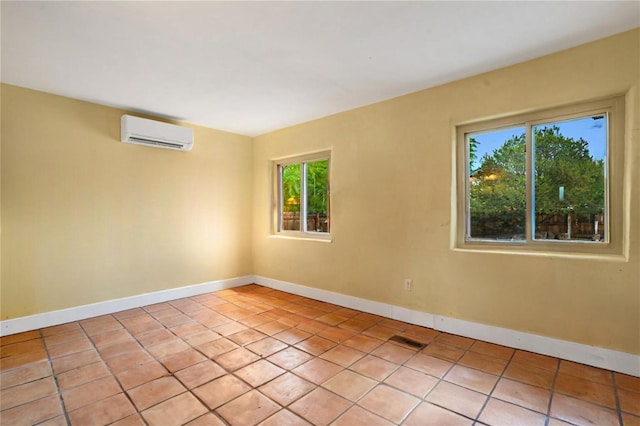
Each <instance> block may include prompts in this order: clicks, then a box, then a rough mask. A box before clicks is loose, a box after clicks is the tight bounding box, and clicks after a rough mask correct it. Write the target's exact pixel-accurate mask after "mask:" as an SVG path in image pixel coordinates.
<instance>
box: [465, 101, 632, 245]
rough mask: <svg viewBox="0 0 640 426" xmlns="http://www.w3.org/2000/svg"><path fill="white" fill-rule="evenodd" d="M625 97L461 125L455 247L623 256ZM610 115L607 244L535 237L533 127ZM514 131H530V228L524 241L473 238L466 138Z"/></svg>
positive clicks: (606, 175)
mask: <svg viewBox="0 0 640 426" xmlns="http://www.w3.org/2000/svg"><path fill="white" fill-rule="evenodd" d="M624 105H625V102H624V96H617V97H611V98H607V99H601V100H596V101H589V102H583V103H579V104H574V105H569V106H563V107H557V108H550V109H545V110H539V111H534V112H528V113H522V114H518V115H513V116H509V117H502V118H497V119H488V120H482V121H475V122H471V123H464V124H460V125H458V126H456V141H455V143H456V160H457V161H456V165H455V166H456V170H457V172H456V211H455V216H456V220H455V221H454V223H455V227H456V228H455V238H454V248H456V249H463V250H474V251H475V250H477V251H496V252H502V253H504V252H514V253H518V252H520V253H534V254H536V253H547V254H548V253H551V254H552V253H559V254H578V255H593V254H594V255H621V254H623V247H624V233H623V210H624V209H623V181H624V178H623V177H624V140H625V136H624V131H625V126H624V123H625V117H624ZM597 114H606V116H607V117H608V126H607V131H608V137H607V159H606V160H607V161H606V164H605V197H606V198H605V209H606V210H605V222H606V223H605V224H604V226H605V230H606V231H605V234H606V240H605V241H604V242H597V243H595V242H589V241H576V240H541V239H534V238H533V231H532V230H533V224H534V215H535V212H534V211H533V199H532V197H533V182H532V179H533V173H532V171H533V155H532V153H533V149H532V142H531V139H532V135H531V132H532V130H531V129H532V128H533V126H535V125H537V124H544V123H550V122H554V121H562V120H569V119H572V118H579V117H583V116H588V115H597ZM509 127H525V129H526V174H527V176H526V178H527V180H526V206H527V207H526V208H527V210H526V226H525V239H524V240H514V241H496V240H490V239H479V238H471V237H470V228H469V224H470V211H469V193H470V190H469V185H470V182H469V146H468V143H467V135H468V134H472V133H479V132H486V131H492V130H500V129H504V128H509Z"/></svg>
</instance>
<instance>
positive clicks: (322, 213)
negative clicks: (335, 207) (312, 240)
mask: <svg viewBox="0 0 640 426" xmlns="http://www.w3.org/2000/svg"><path fill="white" fill-rule="evenodd" d="M280 187H281V194H282V195H281V197H282V199H281V207H280V210H281V211H280V229H281V230H285V231H303V232H325V233H327V232H329V160H328V159H323V160H318V161H308V162H300V163H293V164H287V165H282V166H280ZM301 215H304V217H305V219H306V220H305V221H301V220H300V217H301Z"/></svg>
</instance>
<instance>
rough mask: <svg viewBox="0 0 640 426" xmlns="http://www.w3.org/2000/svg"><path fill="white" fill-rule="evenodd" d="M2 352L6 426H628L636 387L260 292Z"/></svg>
mask: <svg viewBox="0 0 640 426" xmlns="http://www.w3.org/2000/svg"><path fill="white" fill-rule="evenodd" d="M394 335H400V336H404V337H407V338H410V339H412V340H415V341H418V342H421V343H423V344H424V345H426V347H424V348H423V349H421V350H417V349H415V348H413V347H410V346H405V345H403V344H400V343H395V342H393V341H389V340H388V339H389V338H390V337H392V336H394ZM0 344H1V347H0V350H1V352H0V354H1V357H0V370H1V380H0V384H1V393H0V409H1V411H0V423H2V424H3V425H32V424H42V425H65V424H72V425H101V424H115V425H144V424H149V425H162V426H170V425H182V424H189V425H225V424H230V425H255V424H261V425H308V424H316V425H326V424H333V425H348V426H351V425H358V424H360V425H367V426H369V425H391V424H403V425H421V426H422V425H428V424H434V425H457V424H461V425H462V424H466V425H471V424H486V425H541V426H554V425H566V424H574V425H592V424H595V425H622V424H624V425H640V378H637V377H631V376H627V375H623V374H618V373H613V372H611V371H606V370H601V369H597V368H593V367H589V366H585V365H581V364H576V363H573V362H569V361H564V360H560V359H557V358H552V357H547V356H543V355H538V354H534V353H529V352H524V351H519V350H514V349H511V348H507V347H503V346H497V345H493V344H490V343H486V342H481V341H475V340H473V339H468V338H464V337H460V336H454V335H451V334H446V333H439V332H437V331H434V330H432V329H428V328H423V327H418V326H414V325H410V324H405V323H402V322H399V321H394V320H390V319H385V318H382V317H378V316H375V315H371V314H367V313H363V312H358V311H354V310H351V309H347V308H342V307H340V306H335V305H331V304H328V303H324V302H319V301H316V300H312V299H307V298H303V297H300V296H296V295H292V294H288V293H283V292H280V291H275V290H271V289H269V288H265V287H261V286H258V285H248V286H244V287H239V288H235V289H231V290H223V291H218V292H215V293H209V294H204V295H200V296H196V297H191V298H186V299H180V300H175V301H172V302H167V303H160V304H157V305H151V306H146V307H144V308H137V309H131V310H128V311H123V312H118V313H115V314H113V315H104V316H100V317H96V318H90V319H87V320H84V321H79V322H73V323H69V324H64V325H60V326H55V327H50V328H45V329H41V330H36V331H30V332H26V333H21V334H16V335H11V336H6V337H2V338H1V339H0Z"/></svg>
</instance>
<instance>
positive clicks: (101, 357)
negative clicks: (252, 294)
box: [69, 314, 148, 424]
mask: <svg viewBox="0 0 640 426" xmlns="http://www.w3.org/2000/svg"><path fill="white" fill-rule="evenodd" d="M101 316H109V317H111V318H113V320H114V321H116V322H117V323H118V324H120V325H121V326H122V327H123V328H124V329H125V330H127V333H129V335H130V336H131V337H133V335H132V334H131V332H130V331H129V330H128V329H127V328H126V327H125V326H124V325H123V324H122V323H121V322H120V320H118V318H116V317H115V316H114V315H113V314H107V315H101ZM92 318H96V317H92ZM77 322H78V326H79V327H80V328H81V329H82V332H83V333H84V334H85V335H86V336H87V339H89V341H90V342H91V346H92V347H93V349H94V350H95V351H96V352H97V354H98V356H100V361H101V362H102V363H103V364H104V366H105V368H107V371H109V374H111V377H113V380H115V382H116V383H117V384H118V387H119V388H120V390H121V391H122V394H123V395H124V396H125V398H127V400H128V401H129V402H130V403H131V406H132V407H133V409H134V410H135V411H136V413H137V414H140V412H139V411H138V407H136V405H135V404H134V402H133V400H132V399H131V397H130V396H129V394H128V393H127V392H126V391H125V389H124V387H123V386H122V383H120V380H118V377H117V376H116V374H115V372H114V371H113V370H112V369H111V367H110V366H109V364H107V361H106V360H105V359H104V357H103V356H102V353H101V352H100V350H99V349H98V347H97V346H96V344H95V342H94V341H93V339H92V338H91V336H90V335H89V334H88V333H87V330H86V329H85V328H84V326H83V325H82V322H81V321H77ZM103 333H108V331H104V332H103ZM98 334H101V333H98ZM79 408H81V407H78V409H79ZM127 417H128V416H125V417H123V418H121V419H116V420H114V421H113V422H112V423H115V422H117V421H119V420H122V419H125V418H127ZM140 419H142V421H143V422H144V423H145V424H148V423H147V421H146V420H145V419H144V418H143V417H142V414H140ZM69 424H71V423H69Z"/></svg>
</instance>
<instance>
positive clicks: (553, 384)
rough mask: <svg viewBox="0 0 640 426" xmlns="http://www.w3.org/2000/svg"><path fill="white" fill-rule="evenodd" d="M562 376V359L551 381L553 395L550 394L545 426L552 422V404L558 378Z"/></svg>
mask: <svg viewBox="0 0 640 426" xmlns="http://www.w3.org/2000/svg"><path fill="white" fill-rule="evenodd" d="M559 375H560V359H559V358H558V365H557V366H556V371H555V374H554V375H553V380H552V381H551V393H550V394H549V403H548V404H547V420H546V421H545V423H544V424H545V426H549V423H550V422H551V404H552V403H553V397H554V396H555V393H556V382H557V381H558V376H559Z"/></svg>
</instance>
